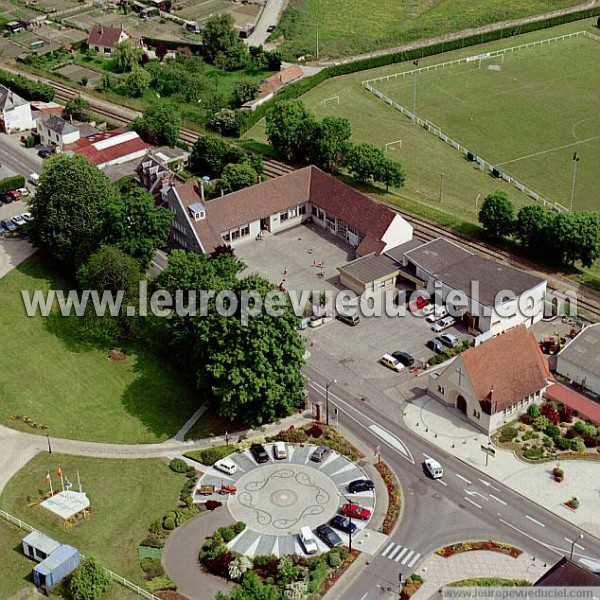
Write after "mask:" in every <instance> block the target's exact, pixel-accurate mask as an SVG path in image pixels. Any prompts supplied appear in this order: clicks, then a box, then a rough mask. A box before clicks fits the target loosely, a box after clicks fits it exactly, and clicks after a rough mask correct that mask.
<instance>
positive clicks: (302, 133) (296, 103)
mask: <svg viewBox="0 0 600 600" xmlns="http://www.w3.org/2000/svg"><path fill="white" fill-rule="evenodd" d="M266 124H267V137H268V138H269V142H270V143H271V145H272V146H273V148H275V150H277V152H279V153H280V154H281V155H282V156H283V157H284V158H285V159H286V160H289V161H295V162H299V163H302V162H306V160H307V158H308V155H309V152H310V148H311V144H312V140H313V138H314V134H315V129H316V121H315V118H314V115H313V114H312V113H311V112H310V111H309V110H308V109H307V108H306V106H305V105H304V102H302V101H301V100H284V101H282V102H277V103H276V104H275V105H274V106H273V107H271V109H270V110H269V112H268V113H267V118H266Z"/></svg>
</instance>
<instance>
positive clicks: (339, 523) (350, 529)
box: [329, 515, 357, 533]
mask: <svg viewBox="0 0 600 600" xmlns="http://www.w3.org/2000/svg"><path fill="white" fill-rule="evenodd" d="M329 524H330V525H331V526H332V527H335V528H336V529H339V530H340V531H343V532H344V533H354V532H355V531H356V529H357V527H356V523H353V522H352V521H351V520H350V519H349V518H348V517H343V516H342V515H335V517H333V519H331V521H329Z"/></svg>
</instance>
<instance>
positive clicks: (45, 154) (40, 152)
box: [38, 148, 52, 158]
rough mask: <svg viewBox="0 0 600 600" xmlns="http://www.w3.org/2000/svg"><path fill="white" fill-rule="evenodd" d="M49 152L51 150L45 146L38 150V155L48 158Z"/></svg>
mask: <svg viewBox="0 0 600 600" xmlns="http://www.w3.org/2000/svg"><path fill="white" fill-rule="evenodd" d="M51 154H52V152H51V151H50V150H48V149H47V148H42V149H41V150H38V156H39V157H40V158H48V157H49V156H50V155H51Z"/></svg>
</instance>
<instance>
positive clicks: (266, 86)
mask: <svg viewBox="0 0 600 600" xmlns="http://www.w3.org/2000/svg"><path fill="white" fill-rule="evenodd" d="M303 75H304V73H303V72H302V69H301V68H300V67H299V66H298V65H291V66H290V67H288V68H287V69H283V71H279V73H275V74H274V75H271V76H270V77H267V79H265V80H264V81H262V82H261V84H260V92H261V94H266V93H268V92H276V91H277V90H278V89H279V88H281V87H283V86H284V85H286V84H287V83H290V82H292V81H295V80H296V79H300V77H302V76H303Z"/></svg>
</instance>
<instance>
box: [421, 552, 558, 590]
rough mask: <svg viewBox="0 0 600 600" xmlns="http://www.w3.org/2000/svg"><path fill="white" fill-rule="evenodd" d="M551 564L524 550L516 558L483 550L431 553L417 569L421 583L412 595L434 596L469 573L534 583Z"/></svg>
mask: <svg viewBox="0 0 600 600" xmlns="http://www.w3.org/2000/svg"><path fill="white" fill-rule="evenodd" d="M551 566H552V565H548V564H546V563H544V562H541V561H539V560H538V561H536V560H535V559H534V558H533V557H532V556H531V555H530V554H525V553H523V554H521V556H519V557H518V558H513V557H512V556H508V555H506V554H500V553H499V552H489V551H487V550H475V551H473V552H462V553H461V554H455V555H454V556H450V557H448V558H444V557H443V556H438V555H437V554H431V555H430V556H429V557H428V558H427V559H426V560H425V562H424V563H423V565H422V566H421V568H420V569H419V573H418V574H419V575H420V576H421V577H423V580H424V583H423V585H422V586H421V587H420V588H419V590H418V591H417V593H416V594H415V595H414V596H413V599H414V600H429V599H432V600H433V599H435V600H438V599H439V598H441V596H442V595H441V593H440V589H441V588H442V587H444V586H447V585H449V584H451V583H454V582H456V581H460V580H462V579H470V578H472V577H500V578H503V579H508V578H510V579H525V580H527V581H529V582H530V583H534V582H536V581H537V580H538V579H539V578H540V577H541V576H542V575H543V574H544V573H545V572H546V571H547V570H548V569H549V568H550V567H551Z"/></svg>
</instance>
